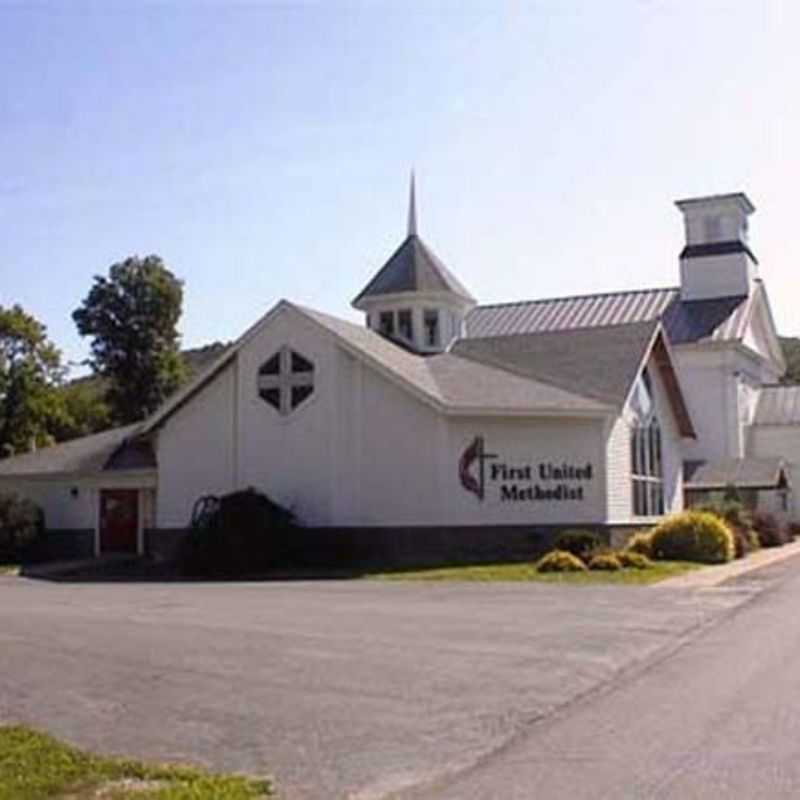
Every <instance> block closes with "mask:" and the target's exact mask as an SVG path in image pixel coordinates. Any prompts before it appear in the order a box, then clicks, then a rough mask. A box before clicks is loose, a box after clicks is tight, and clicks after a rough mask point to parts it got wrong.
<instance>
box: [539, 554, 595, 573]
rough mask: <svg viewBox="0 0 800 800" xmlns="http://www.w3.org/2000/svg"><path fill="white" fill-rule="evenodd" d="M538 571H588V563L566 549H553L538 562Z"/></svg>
mask: <svg viewBox="0 0 800 800" xmlns="http://www.w3.org/2000/svg"><path fill="white" fill-rule="evenodd" d="M536 571H537V572H586V564H584V563H583V561H581V560H580V559H579V558H578V557H577V556H574V555H573V554H572V553H569V552H567V551H566V550H551V551H550V552H549V553H547V554H546V555H544V556H542V557H541V558H540V559H539V560H538V561H537V562H536Z"/></svg>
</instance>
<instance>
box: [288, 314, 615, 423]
mask: <svg viewBox="0 0 800 800" xmlns="http://www.w3.org/2000/svg"><path fill="white" fill-rule="evenodd" d="M294 308H295V309H296V310H297V311H299V312H300V313H301V314H303V315H304V316H306V317H307V318H309V319H311V320H313V321H314V322H316V323H317V324H318V325H320V326H322V327H323V328H325V329H326V330H327V331H328V332H330V333H332V334H334V336H336V338H337V339H338V340H339V342H340V343H341V344H343V345H344V346H345V347H346V348H347V349H348V350H350V351H351V352H353V353H354V354H356V355H360V356H362V357H365V358H366V359H367V360H368V361H370V362H371V363H372V364H373V365H374V366H376V367H378V368H379V369H381V370H382V371H384V372H385V373H388V374H389V375H390V376H393V377H395V378H397V379H399V380H401V381H402V382H404V383H405V384H407V385H408V386H409V387H410V388H412V389H414V390H415V391H416V392H417V393H418V394H421V395H423V396H424V397H425V398H427V399H428V400H430V401H433V402H434V404H436V405H437V406H440V407H441V408H442V410H444V411H449V412H456V413H467V412H468V413H481V412H484V411H490V412H492V413H496V412H498V411H501V412H510V413H544V412H547V413H559V414H565V413H571V412H580V413H587V412H588V413H607V412H608V411H610V410H611V407H610V406H609V405H608V404H607V403H605V402H603V401H602V400H598V399H597V398H593V397H591V396H589V395H587V394H580V393H578V392H573V391H570V390H569V389H565V388H564V387H560V386H557V385H555V384H553V383H551V382H549V381H547V380H544V379H537V378H535V377H533V376H528V375H522V374H518V373H517V372H515V371H511V370H508V369H505V368H503V367H502V366H495V365H493V364H487V363H480V362H478V361H476V360H474V359H469V358H463V357H461V356H459V355H458V354H457V353H440V354H438V355H434V356H429V357H424V356H420V355H416V354H414V353H411V352H409V351H407V350H404V349H403V348H400V347H397V345H395V344H394V343H392V342H391V341H389V340H388V339H386V338H384V337H383V336H381V335H380V334H377V333H375V331H372V330H369V329H368V328H365V327H363V326H361V325H354V324H353V323H351V322H347V321H346V320H342V319H339V318H338V317H333V316H330V315H329V314H324V313H322V312H320V311H315V310H313V309H310V308H301V307H297V306H295V307H294Z"/></svg>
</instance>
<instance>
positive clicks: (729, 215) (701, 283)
mask: <svg viewBox="0 0 800 800" xmlns="http://www.w3.org/2000/svg"><path fill="white" fill-rule="evenodd" d="M675 205H676V206H677V207H678V208H679V209H680V211H681V213H682V214H683V223H684V229H685V231H686V245H685V247H684V248H683V250H682V251H681V255H680V260H681V299H682V300H708V299H711V298H718V297H739V296H747V295H749V294H750V292H751V291H752V287H753V281H754V279H755V277H756V275H757V267H758V260H757V259H756V257H755V256H754V255H753V252H752V251H751V250H750V246H749V243H748V223H747V220H748V217H749V216H750V214H752V213H753V212H754V211H755V210H756V209H755V206H754V205H753V204H752V203H751V202H750V200H749V199H748V197H747V195H746V194H744V193H743V192H737V193H735V194H718V195H712V196H710V197H694V198H689V199H687V200H678V201H677V202H676V203H675Z"/></svg>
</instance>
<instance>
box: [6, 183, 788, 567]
mask: <svg viewBox="0 0 800 800" xmlns="http://www.w3.org/2000/svg"><path fill="white" fill-rule="evenodd" d="M676 205H677V207H678V209H679V211H680V213H681V214H682V215H683V219H684V224H685V231H686V243H685V246H684V248H683V250H682V252H681V253H680V256H679V269H680V282H679V284H678V285H677V286H674V287H671V288H658V289H641V290H635V291H622V292H608V293H603V294H591V295H584V296H578V297H559V298H555V299H536V300H524V299H519V298H511V299H510V301H509V302H507V303H501V304H492V305H482V304H480V303H479V301H478V300H477V299H476V298H475V297H473V295H472V294H471V293H470V291H469V290H468V289H467V288H466V287H465V286H464V285H463V284H462V283H461V282H460V280H459V279H458V278H457V276H456V274H455V273H454V272H453V271H451V270H450V269H449V268H448V267H447V266H445V265H444V264H443V263H442V261H441V260H440V259H439V258H437V256H436V255H435V254H434V252H433V250H432V249H431V248H430V247H429V246H428V244H426V243H425V241H423V239H422V238H421V237H420V235H419V233H418V230H417V218H416V206H415V200H414V187H413V182H412V188H411V198H410V204H409V217H408V229H407V235H406V237H405V239H404V240H403V241H402V243H401V244H400V246H399V247H398V248H397V250H396V251H395V252H394V253H393V254H392V255H391V256H390V257H389V259H388V260H387V261H386V263H385V264H384V265H383V266H382V267H381V268H380V269H379V270H378V271H377V272H376V273H375V275H374V277H373V278H372V279H371V280H370V281H369V283H368V284H367V285H366V286H365V287H364V288H363V289H362V290H361V291H360V292H359V293H358V294H357V295H356V297H355V299H354V300H353V306H354V308H355V309H357V310H358V311H360V312H363V314H364V320H363V324H354V323H352V322H349V321H346V320H343V319H339V318H337V317H335V316H331V315H330V314H327V313H323V312H322V311H318V310H315V309H311V308H306V307H303V306H301V305H297V304H295V303H292V302H289V301H288V300H281V301H280V302H278V303H277V304H276V305H275V306H273V307H272V308H271V309H269V310H268V311H267V312H266V314H264V316H263V317H262V318H261V319H259V320H257V321H256V322H255V323H254V324H253V325H252V326H251V327H250V328H249V329H248V330H246V331H245V332H244V333H243V334H242V335H241V336H240V338H239V339H238V340H237V341H236V342H235V343H234V344H233V345H232V346H230V347H229V348H228V349H227V350H226V351H225V352H224V353H223V354H222V355H221V356H220V357H219V359H218V360H217V361H216V362H215V363H214V364H212V365H211V366H210V367H209V368H208V369H207V370H206V371H205V372H204V373H203V374H201V375H200V376H198V377H197V378H196V379H195V380H193V381H192V382H191V383H190V384H189V385H187V386H186V387H185V388H184V389H182V390H181V391H179V392H178V393H177V394H176V395H175V396H173V397H172V398H171V399H169V400H168V401H167V402H166V403H165V404H164V405H163V407H161V408H160V409H159V410H158V411H156V412H155V413H154V414H153V415H152V416H151V417H149V418H148V419H146V420H144V421H143V422H141V423H139V424H135V425H131V426H128V427H125V428H119V429H115V430H111V431H107V432H105V433H100V434H97V435H94V436H88V437H85V438H83V439H77V440H74V441H71V442H67V443H65V444H60V445H56V446H53V447H50V448H46V449H43V450H40V451H38V452H35V453H29V454H24V455H19V456H15V457H12V458H8V459H6V460H4V461H0V491H5V490H15V491H18V492H20V493H22V494H24V495H25V496H28V497H30V498H31V499H33V500H34V501H35V502H37V503H38V504H39V505H40V506H41V507H42V508H43V509H44V511H45V515H46V521H47V526H48V529H49V531H50V532H51V534H52V535H53V536H54V537H55V538H57V539H58V540H59V541H61V542H62V544H63V545H64V549H65V552H66V551H69V552H77V551H80V550H82V551H83V552H86V553H93V554H95V555H102V554H106V553H111V552H119V551H123V552H132V553H135V552H138V553H144V552H151V553H153V552H163V551H165V550H166V549H167V548H166V547H165V546H162V545H165V543H167V542H171V541H174V538H175V537H176V536H178V535H180V533H181V532H182V531H184V530H185V529H186V527H187V526H188V524H189V522H190V519H191V517H192V510H193V507H194V505H195V503H196V502H197V500H198V498H201V497H203V496H205V495H223V494H226V493H229V492H232V491H234V490H237V489H244V488H247V487H253V488H255V489H257V490H259V491H262V492H265V493H266V494H267V495H268V496H269V497H270V498H271V499H273V500H274V501H276V502H278V503H280V504H281V505H283V506H285V507H286V508H288V509H290V510H291V511H292V512H293V513H294V514H295V515H296V518H297V520H298V522H299V523H300V524H301V525H303V526H304V527H306V528H308V529H309V530H314V531H320V532H322V535H325V536H328V537H336V536H342V537H348V536H349V537H351V538H352V537H353V536H354V535H355V536H359V535H360V536H362V537H367V536H373V537H376V538H374V541H381V542H384V543H387V542H388V543H391V542H392V541H401V540H402V541H405V542H413V543H414V544H409V545H408V546H409V547H411V546H415V547H423V548H424V547H425V546H426V544H425V543H426V542H427V541H436V542H439V543H442V542H451V543H452V542H457V541H467V540H469V541H474V540H476V537H479V538H481V540H482V541H484V542H486V541H489V542H491V541H495V542H497V541H503V540H504V539H505V538H506V537H507V538H508V541H512V540H514V537H518V536H520V535H522V534H521V533H520V532H524V535H526V536H530V535H531V534H532V533H533V532H534V531H537V530H550V531H552V530H556V529H558V528H562V527H591V528H595V529H605V530H608V531H609V532H610V534H611V535H612V536H616V537H619V536H624V535H625V534H626V533H627V532H630V531H631V530H634V529H639V528H641V527H644V526H646V525H649V524H652V523H654V522H656V521H657V520H658V519H659V518H660V517H662V516H663V515H665V514H669V513H671V512H674V511H678V510H680V509H681V508H683V507H684V505H685V504H688V503H694V502H698V501H702V500H703V499H707V498H708V497H709V496H713V495H715V494H720V493H722V492H725V491H729V490H730V487H731V486H733V487H736V490H737V491H738V493H739V494H740V496H741V497H742V498H743V499H744V500H745V501H746V502H747V503H749V504H750V505H753V506H756V505H757V506H759V507H763V508H767V509H769V510H771V511H775V512H777V513H779V514H781V515H783V516H784V517H785V518H787V519H788V518H797V517H800V513H799V512H800V509H798V498H793V496H792V494H791V487H792V485H793V483H794V482H795V480H796V479H800V472H799V470H800V387H795V386H785V385H781V383H780V379H781V376H782V375H783V373H784V372H785V369H786V365H785V363H784V358H783V355H782V353H781V347H780V344H779V341H778V337H777V335H776V331H775V324H774V321H773V318H772V314H771V311H770V305H769V300H768V297H767V290H766V287H765V285H764V283H763V281H762V279H761V277H759V264H758V260H757V259H756V256H755V255H754V253H753V252H752V250H751V248H750V246H749V243H748V218H749V217H750V215H751V214H752V213H753V211H754V210H755V209H754V207H753V205H752V203H751V202H750V200H749V199H748V198H747V196H746V195H744V194H742V193H736V194H727V195H715V196H711V197H700V198H692V199H688V200H682V201H679V202H678V203H677V204H676ZM445 534H446V535H445ZM409 537H411V538H409Z"/></svg>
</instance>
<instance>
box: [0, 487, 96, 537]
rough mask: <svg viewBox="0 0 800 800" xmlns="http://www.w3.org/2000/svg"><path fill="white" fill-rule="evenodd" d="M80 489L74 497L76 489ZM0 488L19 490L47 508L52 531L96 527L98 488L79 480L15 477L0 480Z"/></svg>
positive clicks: (46, 523)
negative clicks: (8, 479)
mask: <svg viewBox="0 0 800 800" xmlns="http://www.w3.org/2000/svg"><path fill="white" fill-rule="evenodd" d="M73 488H75V489H77V490H78V491H77V496H73V494H72V489H73ZM0 491H13V492H18V493H19V494H20V495H22V496H23V497H26V498H28V499H29V500H32V501H33V502H34V503H36V505H38V506H39V507H40V508H41V509H42V511H44V516H45V525H46V526H47V527H48V528H49V529H50V530H94V526H95V515H96V509H97V490H96V489H95V488H93V487H90V486H86V485H84V484H82V483H81V481H80V480H79V479H76V480H75V481H72V482H70V481H43V480H29V481H24V480H14V481H7V482H0Z"/></svg>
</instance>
